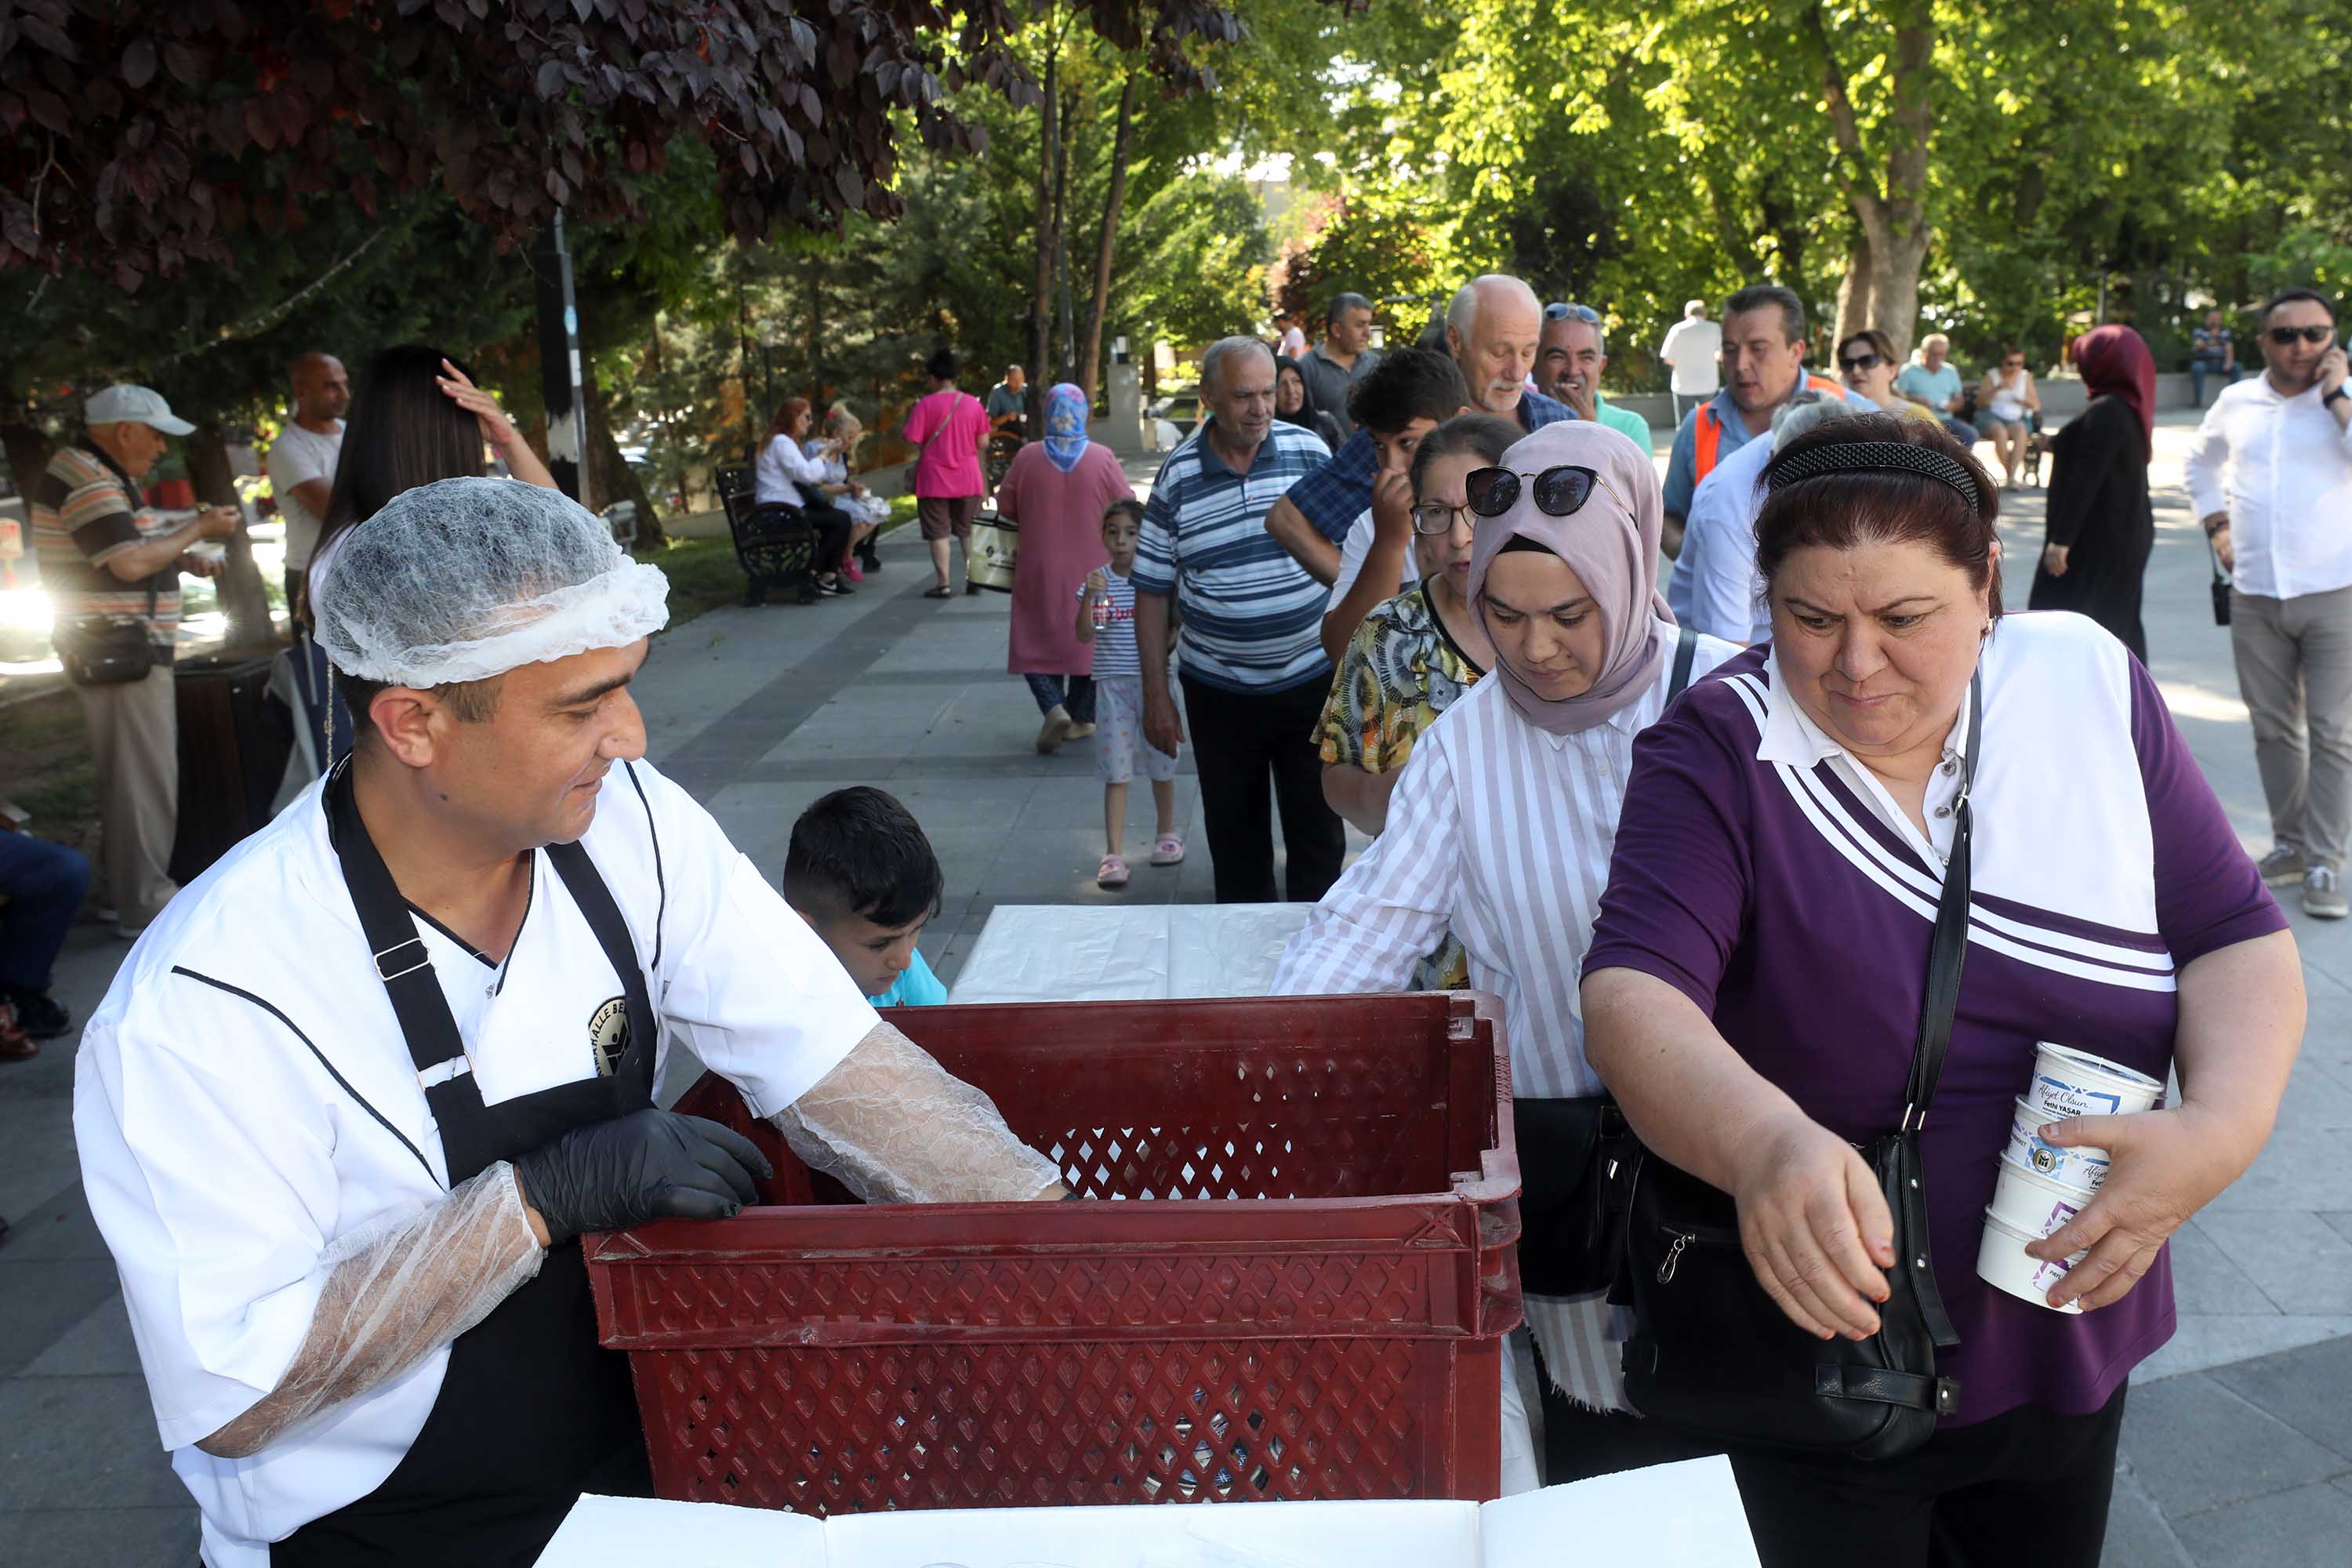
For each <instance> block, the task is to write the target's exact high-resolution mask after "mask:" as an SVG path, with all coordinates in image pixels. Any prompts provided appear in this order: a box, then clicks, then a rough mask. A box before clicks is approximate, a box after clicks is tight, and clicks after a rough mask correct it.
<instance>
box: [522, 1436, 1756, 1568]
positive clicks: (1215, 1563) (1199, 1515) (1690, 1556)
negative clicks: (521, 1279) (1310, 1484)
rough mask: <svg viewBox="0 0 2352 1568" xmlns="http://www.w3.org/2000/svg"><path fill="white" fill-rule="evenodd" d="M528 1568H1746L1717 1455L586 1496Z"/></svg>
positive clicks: (1735, 1509) (1744, 1527)
mask: <svg viewBox="0 0 2352 1568" xmlns="http://www.w3.org/2000/svg"><path fill="white" fill-rule="evenodd" d="M539 1561H540V1568H643V1565H644V1564H645V1563H648V1562H669V1563H686V1562H697V1563H728V1564H730V1565H732V1568H926V1565H936V1564H952V1565H954V1568H1043V1565H1045V1564H1056V1565H1061V1564H1069V1565H1083V1568H1321V1565H1323V1564H1328V1563H1383V1564H1386V1563H1410V1564H1412V1568H1556V1565H1558V1564H1560V1563H1608V1564H1629V1565H1630V1564H1640V1565H1641V1568H1753V1565H1754V1564H1755V1563H1756V1546H1755V1542H1753V1541H1752V1540H1751V1539H1750V1538H1749V1536H1748V1519H1747V1515H1746V1513H1745V1512H1744V1511H1743V1510H1742V1509H1741V1507H1740V1503H1739V1488H1738V1484H1737V1483H1736V1482H1735V1481H1734V1480H1733V1479H1732V1475H1731V1465H1730V1462H1729V1461H1728V1460H1727V1459H1724V1458H1721V1457H1719V1456H1718V1457H1717V1458H1710V1459H1691V1460H1686V1461H1685V1462H1684V1463H1682V1464H1677V1465H1657V1466H1654V1467H1652V1468H1649V1469H1645V1470H1628V1471H1625V1472H1623V1473H1622V1474H1619V1475H1613V1476H1601V1477H1599V1478H1597V1479H1593V1480H1589V1481H1579V1482H1576V1483H1575V1484H1574V1485H1571V1486H1560V1487H1548V1488H1546V1489H1544V1490H1542V1491H1539V1492H1529V1493H1528V1494H1527V1495H1526V1496H1524V1497H1517V1498H1506V1499H1503V1500H1500V1501H1498V1502H1490V1503H1486V1504H1483V1505H1482V1504H1477V1503H1467V1502H1282V1503H1267V1502H1233V1503H1218V1504H1216V1505H1215V1506H1214V1507H1209V1508H1178V1507H1170V1508H1150V1507H1142V1506H1130V1507H1127V1508H1025V1509H1012V1508H1008V1509H987V1510H971V1511H962V1512H959V1511H956V1510H940V1511H922V1510H917V1511H910V1512H905V1513H866V1514H845V1515H844V1516H842V1517H841V1518H838V1519H832V1520H824V1521H819V1520H815V1519H811V1518H807V1517H805V1516H803V1515H800V1514H792V1513H760V1512H753V1511H751V1510H745V1509H734V1508H721V1507H717V1506H714V1505H712V1504H709V1503H686V1502H655V1501H651V1500H641V1499H632V1498H607V1497H596V1496H593V1495H592V1496H588V1497H583V1498H582V1499H581V1500H580V1501H579V1503H578V1504H577V1505H575V1506H574V1507H573V1509H572V1513H571V1515H570V1517H568V1518H567V1519H565V1521H563V1528H562V1529H561V1530H559V1531H556V1534H555V1539H554V1540H553V1541H552V1542H549V1543H548V1548H547V1552H546V1554H545V1555H543V1556H542V1557H541V1558H540V1560H539Z"/></svg>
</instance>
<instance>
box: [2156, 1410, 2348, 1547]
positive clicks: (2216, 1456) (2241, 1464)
mask: <svg viewBox="0 0 2352 1568" xmlns="http://www.w3.org/2000/svg"><path fill="white" fill-rule="evenodd" d="M2122 1447H2123V1454H2124V1457H2125V1458H2127V1459H2129V1460H2130V1461H2131V1467H2132V1469H2133V1471H2134V1472H2135V1473H2136V1474H2137V1475H2138V1477H2139V1478H2140V1479H2141V1481H2142V1482H2143V1484H2145V1485H2146V1487H2147V1490H2148V1493H2149V1495H2150V1496H2152V1497H2155V1498H2158V1499H2160V1500H2162V1504H2163V1507H2164V1510H2165V1512H2166V1514H2167V1516H2168V1517H2169V1518H2171V1519H2173V1520H2175V1521H2179V1520H2180V1519H2183V1518H2186V1517H2187V1516H2189V1515H2190V1514H2193V1513H2197V1512H2200V1511H2201V1510H2205V1509H2210V1508H2218V1507H2220V1506H2221V1505H2222V1504H2223V1503H2231V1502H2239V1501H2242V1500H2245V1499H2247V1498H2254V1497H2263V1496H2266V1495H2268V1494H2269V1493H2272V1492H2276V1491H2283V1490H2284V1489H2287V1488H2289V1487H2295V1486H2302V1485H2304V1484H2305V1483H2307V1482H2312V1481H2326V1480H2332V1479H2335V1478H2336V1477H2337V1476H2340V1475H2343V1474H2346V1473H2347V1471H2352V1460H2347V1459H2346V1458H2344V1457H2343V1456H2342V1455H2340V1454H2337V1453H2336V1452H2335V1451H2334V1450H2332V1449H2329V1448H2326V1447H2322V1446H2320V1445H2319V1444H2317V1443H2315V1442H2313V1441H2312V1440H2311V1439H2310V1438H2308V1437H2305V1436H2303V1435H2302V1434H2301V1433H2300V1432H2297V1431H2296V1430H2295V1429H2294V1427H2292V1426H2288V1425H2287V1424H2286V1423H2284V1422H2283V1421H2281V1420H2279V1419H2278V1418H2276V1417H2275V1416H2273V1415H2270V1414H2269V1413H2268V1412H2266V1411H2264V1410H2263V1409H2262V1408H2261V1407H2260V1406H2258V1405H2254V1404H2252V1402H2250V1401H2248V1400H2246V1399H2244V1398H2242V1397H2241V1396H2240V1395H2238V1394H2234V1393H2232V1392H2231V1391H2230V1390H2229V1389H2227V1388H2225V1387H2223V1386H2222V1385H2221V1384H2220V1383H2218V1382H2216V1381H2214V1380H2213V1378H2212V1377H2210V1375H2208V1374H2206V1373H2191V1374H2190V1375H2189V1376H2186V1377H2176V1378H2168V1379H2166V1380H2165V1381H2164V1382H2161V1383H2157V1384H2149V1385H2148V1386H2147V1387H2144V1388H2143V1387H2137V1386H2136V1387H2134V1388H2133V1390H2132V1391H2131V1397H2130V1399H2129V1401H2128V1402H2127V1404H2126V1406H2125V1410H2124V1431H2123V1445H2122Z"/></svg>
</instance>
